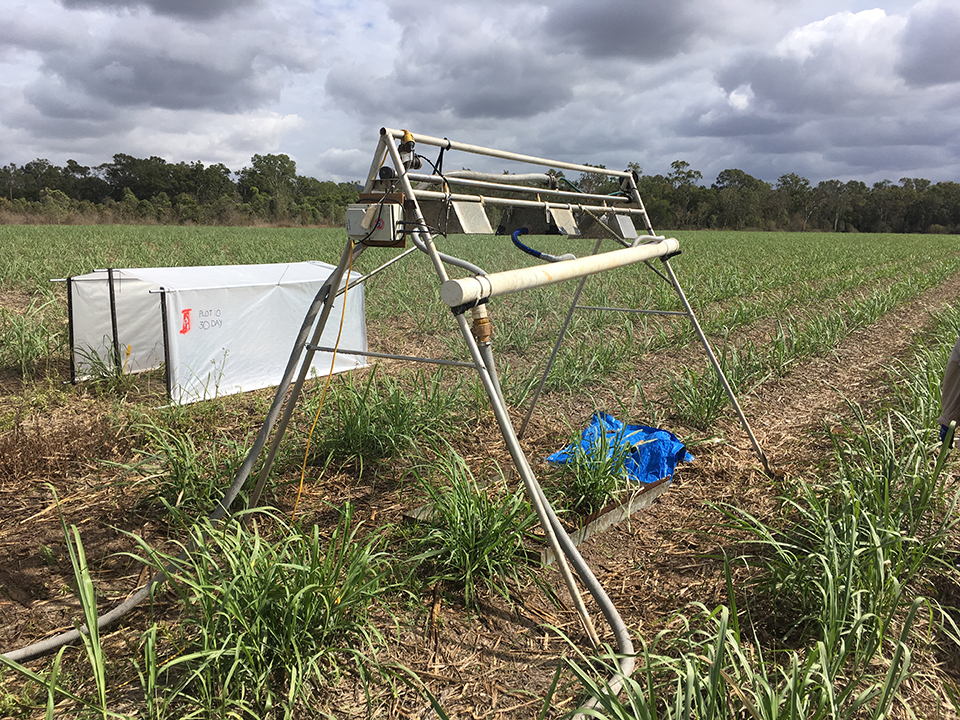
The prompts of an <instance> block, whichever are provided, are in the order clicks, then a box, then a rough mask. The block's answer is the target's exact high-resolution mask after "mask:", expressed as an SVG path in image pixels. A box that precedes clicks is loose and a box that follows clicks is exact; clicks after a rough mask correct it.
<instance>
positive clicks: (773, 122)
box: [677, 110, 793, 138]
mask: <svg viewBox="0 0 960 720" xmlns="http://www.w3.org/2000/svg"><path fill="white" fill-rule="evenodd" d="M792 127H793V123H792V122H791V121H790V120H789V119H788V118H783V117H764V116H762V115H755V114H740V113H737V112H734V111H732V110H731V111H726V112H714V113H710V114H708V115H694V114H688V115H687V116H685V117H684V118H683V119H682V120H681V121H680V122H679V123H678V124H677V129H678V130H679V131H680V132H681V133H682V134H683V135H686V136H688V137H698V136H699V137H718V138H720V137H727V138H730V137H744V136H747V137H753V136H770V135H781V134H782V133H784V132H786V131H788V130H790V129H791V128H792Z"/></svg>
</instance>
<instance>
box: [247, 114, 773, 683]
mask: <svg viewBox="0 0 960 720" xmlns="http://www.w3.org/2000/svg"><path fill="white" fill-rule="evenodd" d="M423 147H432V148H436V155H435V157H436V160H435V161H434V160H431V159H429V158H427V157H426V156H423V155H420V154H419V152H418V151H419V150H420V149H421V148H423ZM455 153H457V154H458V155H456V159H457V161H458V164H461V163H460V162H459V161H460V160H461V158H462V157H463V156H483V157H485V158H496V159H499V160H501V161H506V162H507V163H511V164H516V165H517V166H520V169H521V170H522V172H509V171H507V172H504V173H503V174H495V173H484V172H475V171H471V170H455V171H449V172H444V171H443V162H444V159H446V158H449V157H450V156H452V155H454V154H455ZM460 154H462V155H460ZM425 161H426V162H425ZM426 165H429V166H430V167H432V170H433V172H427V171H426ZM531 167H533V168H535V169H536V171H530V168H531ZM557 171H573V172H580V173H591V174H595V175H596V174H599V175H605V176H608V177H612V178H614V179H615V181H616V182H617V183H618V184H619V187H620V192H619V193H616V194H614V195H601V194H592V193H584V192H580V191H579V189H576V188H572V187H570V186H569V184H566V185H563V186H561V182H560V181H561V178H559V177H558V175H557ZM637 179H638V178H637V175H636V174H635V173H634V172H633V171H629V170H627V171H622V172H621V171H614V170H608V169H606V168H601V167H595V166H590V165H579V164H575V163H569V162H561V161H557V160H548V159H544V158H539V157H532V156H529V155H521V154H517V153H513V152H506V151H503V150H498V149H493V148H487V147H480V146H477V145H469V144H465V143H460V142H454V141H452V140H449V139H447V138H436V137H430V136H427V135H420V134H415V133H412V132H409V131H407V130H393V129H388V128H382V129H381V130H380V138H379V140H378V142H377V146H376V150H375V151H374V154H373V159H372V161H371V164H370V170H369V173H368V174H367V177H366V180H365V183H364V186H363V189H362V192H361V193H360V196H359V202H357V203H356V204H353V205H351V206H349V207H348V208H347V211H346V219H345V223H346V229H347V242H346V244H345V246H344V248H343V252H342V254H341V257H340V261H339V263H338V265H337V267H336V269H335V270H334V271H333V272H332V273H331V275H330V277H329V279H328V280H327V283H326V284H325V288H326V290H325V291H324V290H321V292H320V293H319V294H318V295H317V298H316V300H315V301H314V304H313V306H312V307H311V309H310V311H309V312H308V315H307V318H306V319H305V321H304V325H303V329H302V331H301V339H300V340H298V344H297V346H295V348H294V352H293V355H292V356H291V358H290V363H291V364H290V365H288V373H289V371H291V370H293V367H294V364H297V363H299V366H300V368H301V369H300V372H299V375H298V377H297V379H296V381H295V382H293V385H292V388H291V390H290V393H291V394H290V396H289V397H288V398H287V401H286V403H285V405H284V411H283V414H282V416H281V417H279V422H278V425H277V431H276V433H274V437H273V441H272V445H271V447H270V450H269V453H268V456H267V459H266V462H265V465H264V467H263V468H262V469H261V472H260V476H259V479H258V482H257V487H256V489H255V490H254V494H253V497H254V498H258V497H259V494H260V491H261V489H262V488H263V485H264V483H265V480H266V477H267V474H268V473H269V471H270V468H271V467H272V464H273V459H274V456H275V454H276V452H277V450H278V448H279V445H280V439H281V438H282V436H283V434H284V431H285V428H286V425H287V422H288V421H289V418H290V415H291V412H292V408H293V406H294V405H295V403H296V400H297V397H298V395H299V393H300V389H301V387H302V384H303V382H304V380H305V378H306V376H307V370H308V369H309V367H310V365H311V362H312V357H313V354H314V353H317V352H323V353H334V352H337V349H336V348H334V347H330V346H329V345H321V344H320V343H319V341H318V338H320V336H321V335H322V333H323V331H324V328H325V327H326V325H327V322H328V320H329V318H330V315H331V310H332V308H333V302H334V300H335V299H336V297H337V296H339V295H340V294H342V293H343V292H344V291H349V289H350V287H351V285H346V284H344V282H343V279H344V278H345V277H347V276H348V273H349V272H350V268H352V266H353V261H354V260H355V259H356V257H357V256H358V255H359V254H360V253H363V252H365V251H367V250H371V249H375V248H377V247H389V248H402V249H403V252H401V253H399V254H398V255H396V256H395V257H393V258H391V259H390V260H388V261H387V262H385V263H384V264H382V265H381V266H380V267H378V268H376V269H375V270H373V271H372V272H369V273H367V274H366V275H365V276H364V277H363V279H362V280H359V281H358V282H367V281H368V280H369V279H370V278H373V277H375V276H376V275H378V274H379V273H381V272H384V271H386V270H387V269H388V268H389V267H391V266H392V265H394V264H395V263H398V262H401V261H404V260H405V259H406V258H415V257H417V256H420V257H423V256H425V257H426V258H427V259H428V260H429V262H430V263H431V264H432V265H433V268H434V270H435V272H436V275H437V282H438V284H439V289H440V299H441V301H442V302H443V303H444V304H445V305H446V306H447V307H448V308H449V310H450V313H451V316H452V320H453V322H455V323H456V325H457V327H458V328H459V332H460V334H461V336H462V338H463V342H464V343H465V345H466V348H467V351H468V354H469V358H470V361H469V362H463V361H457V360H449V359H437V358H418V357H409V356H400V355H392V354H389V353H374V352H367V351H346V352H356V353H357V354H359V355H365V356H367V357H374V358H393V359H399V360H408V361H420V362H428V363H440V364H448V365H458V366H465V367H468V368H471V369H473V370H475V371H476V373H477V374H478V376H479V378H480V381H481V384H482V385H483V388H484V391H485V392H486V395H487V397H488V399H489V401H490V404H491V407H492V409H493V414H494V416H495V418H496V422H497V424H498V426H499V429H500V432H501V434H502V435H503V438H504V441H505V443H506V447H507V449H508V451H509V453H510V456H511V459H512V461H513V463H514V465H515V466H516V469H517V472H518V474H519V476H520V478H521V479H522V481H523V484H524V486H525V489H526V492H527V495H528V497H529V499H530V502H531V504H532V506H533V508H534V510H535V511H536V513H537V516H538V519H539V521H540V524H541V527H542V528H543V530H544V534H545V539H546V542H547V545H548V550H549V553H550V555H551V556H552V557H553V558H555V559H556V563H557V569H558V570H559V572H560V574H561V576H562V577H563V580H564V583H565V585H566V587H567V589H568V591H569V593H570V595H571V598H572V600H573V603H574V606H575V608H576V610H577V613H578V615H579V617H580V620H581V623H582V624H583V627H584V630H585V631H586V633H587V636H588V637H589V638H590V640H591V642H592V643H593V644H594V645H595V646H599V645H600V642H601V641H600V638H599V636H598V634H597V632H596V629H595V627H594V625H593V622H592V620H591V618H590V616H589V614H588V613H587V609H586V605H585V603H584V601H583V599H582V596H581V594H580V590H579V588H578V585H577V582H576V580H575V578H574V575H573V573H574V572H576V574H577V575H578V576H579V578H580V580H581V582H582V583H583V585H584V587H585V588H586V589H587V590H588V591H589V592H590V594H591V595H592V596H593V598H594V600H595V601H596V602H597V605H598V606H599V608H600V610H601V611H602V613H603V615H604V617H605V619H606V621H607V624H608V625H609V627H610V629H611V630H612V632H613V634H614V636H615V638H616V645H617V649H618V652H619V653H620V654H621V660H620V665H621V667H620V669H621V672H622V676H624V677H625V676H629V674H630V673H631V672H632V670H633V663H634V660H633V657H632V655H633V652H634V650H633V644H632V641H631V639H630V634H629V632H628V630H627V628H626V626H625V625H624V623H623V621H622V619H621V617H620V615H619V613H618V612H617V610H616V608H615V607H614V606H613V603H612V602H611V600H610V598H609V596H608V595H607V594H606V592H605V591H604V589H603V588H602V587H601V585H600V583H599V582H598V581H597V579H596V577H595V576H594V574H593V572H592V571H591V569H590V568H589V566H588V565H587V564H586V562H585V561H584V560H583V558H582V556H581V555H580V553H579V551H578V550H577V548H576V545H575V543H574V541H573V539H571V538H570V537H569V536H568V535H567V533H566V532H565V531H564V529H563V527H562V525H561V524H560V522H559V520H558V519H557V516H556V514H555V513H554V511H553V508H552V507H551V505H550V503H549V502H548V500H547V498H546V497H545V495H544V493H543V490H542V489H541V487H540V485H539V483H538V481H537V479H536V477H535V474H534V472H533V469H532V467H531V464H530V461H529V460H528V458H527V457H526V455H525V453H524V451H523V450H522V449H521V446H520V442H519V438H520V437H522V435H523V432H524V430H525V429H526V427H527V424H528V423H529V421H530V419H531V417H532V414H533V411H534V408H535V407H536V404H537V401H538V399H539V397H540V394H541V391H542V389H543V386H544V383H545V381H546V378H547V375H548V374H549V372H550V368H551V365H552V364H553V362H554V360H555V358H556V357H557V352H558V350H559V348H560V346H561V343H562V342H563V338H564V335H565V334H566V332H567V329H568V327H569V325H570V320H571V318H572V316H573V313H574V312H575V311H577V310H578V309H583V308H581V306H579V305H578V301H579V298H580V295H581V292H582V290H583V288H584V284H585V283H586V281H587V280H588V278H589V277H590V276H592V275H596V274H598V273H603V272H604V271H608V270H613V269H615V268H623V267H627V266H637V267H638V269H639V270H640V271H651V272H653V273H654V274H655V275H656V276H657V277H658V278H659V279H660V280H662V281H664V282H666V283H668V284H669V285H670V286H671V287H672V288H673V290H674V291H675V292H676V294H677V297H678V298H679V301H680V303H681V306H682V308H683V310H682V311H662V310H645V309H642V308H590V309H591V310H609V311H620V312H641V313H651V314H659V315H680V316H685V317H686V318H687V319H688V320H689V321H690V323H691V325H692V326H693V329H694V331H695V333H696V335H697V337H698V338H699V341H700V343H701V344H702V346H703V349H704V351H705V353H706V356H707V358H708V360H709V362H710V364H711V365H712V366H713V369H714V371H715V372H716V374H717V377H718V378H719V380H720V382H721V384H722V386H723V388H724V390H725V392H726V394H727V397H728V398H729V400H730V403H731V405H732V406H733V408H734V410H735V412H736V414H737V416H738V417H739V419H740V422H741V424H742V426H743V428H744V430H745V432H746V434H747V435H748V436H749V438H750V442H751V444H752V446H753V449H754V451H755V453H756V455H757V457H758V458H759V460H760V462H761V463H762V465H763V467H764V469H765V470H766V471H767V472H768V473H769V472H770V467H769V463H768V460H767V458H766V456H765V454H764V453H763V451H762V450H761V448H760V445H759V443H758V442H757V439H756V437H755V436H754V433H753V431H752V430H751V428H750V424H749V422H748V421H747V419H746V417H745V416H744V414H743V411H742V410H741V408H740V405H739V403H738V401H737V398H736V397H735V394H734V392H733V390H732V389H731V387H730V384H729V383H728V381H727V379H726V377H725V376H724V373H723V370H722V368H721V366H720V363H719V361H718V360H717V357H716V355H715V354H714V352H713V349H712V348H711V346H710V343H709V341H708V340H707V337H706V336H705V335H704V333H703V330H702V329H701V327H700V324H699V322H698V321H697V318H696V316H695V315H694V312H693V309H692V308H691V306H690V303H689V302H688V300H687V297H686V295H685V293H684V291H683V288H682V287H681V285H680V282H679V281H678V279H677V276H676V274H675V273H674V270H673V268H672V267H671V265H670V258H671V257H674V256H676V255H677V254H678V253H679V252H680V243H679V241H678V240H676V239H675V238H668V237H664V236H661V235H657V234H656V233H655V232H654V229H653V227H652V225H651V223H650V218H649V217H648V215H647V212H646V210H645V208H644V205H643V201H642V199H641V197H640V193H639V191H638V189H637ZM465 190H467V191H469V192H464V191H465ZM487 207H497V208H499V209H500V210H501V213H500V222H499V226H498V228H497V229H496V230H497V233H498V234H509V235H510V236H511V238H512V240H513V243H514V245H516V246H517V248H519V249H520V250H522V251H523V252H525V253H527V254H529V255H532V256H534V257H536V258H537V259H539V260H540V261H541V262H540V264H537V265H533V266H532V267H518V268H516V269H512V270H506V271H500V272H494V273H487V272H486V271H484V269H483V268H480V267H478V266H476V265H475V264H474V263H472V262H471V261H470V260H468V259H464V258H460V257H454V256H451V255H449V254H446V253H444V252H443V251H442V249H441V248H440V247H438V240H442V237H443V236H446V235H447V234H477V235H487V236H490V235H492V234H493V233H494V228H493V227H492V225H491V223H490V220H489V215H488V213H487V212H486V208H487ZM638 226H639V228H640V229H639V231H638V230H637V228H638ZM526 234H530V235H531V236H536V235H545V234H550V235H557V236H561V237H562V236H576V237H590V238H596V239H597V243H596V245H595V246H594V248H593V252H592V253H591V254H588V255H586V256H583V257H575V256H574V255H571V254H563V255H559V256H558V255H552V254H550V253H547V252H543V251H540V250H537V249H535V248H533V247H530V246H528V245H527V244H526V243H525V242H524V240H523V239H521V238H523V236H524V235H526ZM605 243H606V244H607V245H608V246H609V245H612V246H613V247H612V249H608V250H605V251H603V252H601V248H602V247H603V246H604V244H605ZM408 244H409V246H408ZM654 260H657V261H659V267H657V266H656V265H655V264H654V263H653V262H652V261H654ZM451 268H457V272H456V274H458V275H462V274H463V273H466V276H465V277H458V278H452V277H450V275H449V274H448V269H451ZM574 280H575V281H578V283H577V284H576V286H575V289H574V290H573V292H572V297H571V302H570V308H569V310H568V311H567V314H566V318H565V320H564V322H563V323H562V326H561V329H560V332H559V335H558V337H557V339H556V343H555V344H554V347H553V351H552V353H551V355H550V358H549V360H548V361H547V363H546V367H545V368H544V370H543V375H542V377H541V379H540V382H539V385H538V387H537V389H536V391H535V392H534V394H533V397H532V400H531V402H530V403H529V407H528V408H527V411H526V414H525V417H524V419H523V422H522V423H521V425H520V427H519V428H517V427H515V426H514V424H513V421H512V420H511V417H510V415H509V413H508V411H507V407H506V403H505V402H504V399H503V393H502V392H501V389H500V383H499V380H498V377H497V372H496V365H495V362H494V355H493V333H492V325H493V323H492V321H491V310H490V306H491V303H492V301H494V300H495V299H496V298H497V297H499V296H501V295H505V294H508V293H516V292H523V291H525V290H531V289H534V288H538V287H543V286H545V285H550V284H554V283H559V282H563V281H574ZM368 294H369V291H368ZM314 319H315V321H314ZM311 329H312V333H313V338H314V339H312V340H309V341H308V340H306V335H308V334H309V333H310V331H311ZM341 352H342V351H341ZM301 355H303V356H304V357H303V362H302V363H301V362H300V356H301ZM290 379H291V381H292V374H291V376H290ZM280 392H285V388H284V387H283V386H281V388H280ZM278 396H279V394H278ZM268 422H271V420H270V419H269V418H268ZM663 489H666V484H663V485H662V486H661V487H660V488H659V491H662V490H663ZM651 494H652V493H651ZM658 494H659V493H658ZM571 567H572V569H571ZM610 682H611V686H612V689H614V690H615V689H617V688H616V687H615V686H616V685H618V684H619V681H618V680H617V679H612V680H611V681H610Z"/></svg>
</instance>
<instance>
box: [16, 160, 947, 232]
mask: <svg viewBox="0 0 960 720" xmlns="http://www.w3.org/2000/svg"><path fill="white" fill-rule="evenodd" d="M597 167H598V169H602V168H603V166H597ZM670 167H671V172H670V173H668V174H667V175H644V174H642V172H641V171H640V167H639V166H638V165H636V164H635V163H631V164H630V166H629V167H628V169H632V170H634V171H635V172H636V173H637V177H638V182H637V184H638V187H639V189H640V195H641V197H642V199H643V201H644V204H645V206H646V209H647V213H648V214H649V215H650V220H651V222H652V223H653V226H654V227H655V228H656V229H657V230H658V231H659V230H671V229H673V230H675V229H718V230H720V229H729V230H744V229H761V230H796V231H804V230H818V231H826V232H895V233H905V232H914V233H927V232H935V233H958V232H960V184H958V183H955V182H938V183H933V182H931V181H929V180H925V179H923V178H901V179H900V181H899V183H894V182H892V181H890V180H883V181H881V182H877V183H874V184H873V185H872V186H868V185H867V184H866V183H863V182H860V181H856V180H850V181H848V182H841V181H840V180H824V181H822V182H819V183H818V184H817V185H812V184H811V183H810V181H809V180H807V179H806V178H804V177H801V176H799V175H797V174H794V173H790V174H786V175H782V176H781V177H780V178H779V179H778V180H777V182H776V183H769V182H766V181H764V180H760V179H758V178H755V177H753V176H751V175H749V174H748V173H746V172H744V171H743V170H739V169H728V170H724V171H723V172H721V173H720V174H719V175H718V176H717V179H716V182H714V183H712V184H711V185H710V186H709V187H708V186H706V185H704V184H703V183H702V180H703V175H702V173H700V171H698V170H695V169H694V168H692V167H691V166H690V164H689V163H688V162H686V161H683V160H676V161H675V162H673V163H672V164H671V166H670ZM556 174H557V175H559V176H562V173H556ZM568 184H569V185H572V186H574V187H575V188H576V189H579V190H581V191H583V192H591V193H600V194H609V193H616V192H618V191H619V186H618V185H617V183H616V182H615V181H614V180H613V179H610V178H607V177H606V176H604V175H602V174H600V173H584V174H581V175H580V176H579V177H578V178H577V179H575V180H573V181H571V182H569V183H568ZM358 191H359V185H358V184H357V183H346V182H341V183H336V182H332V181H329V180H328V181H321V180H317V179H315V178H312V177H308V176H304V175H298V174H297V167H296V162H295V161H294V160H292V159H291V158H290V157H289V156H287V155H283V154H276V155H272V154H267V155H254V156H253V157H252V158H251V161H250V165H249V166H247V167H244V168H243V169H241V170H240V171H238V172H234V171H232V170H230V169H229V168H228V167H226V166H225V165H223V164H219V163H217V164H213V165H204V164H203V163H201V162H193V163H185V162H179V163H169V162H167V161H166V160H164V159H163V158H160V157H149V158H136V157H132V156H130V155H125V154H117V155H114V156H113V160H112V162H108V163H104V164H103V165H98V166H96V167H87V166H84V165H80V164H79V163H77V162H76V161H74V160H68V161H67V164H66V165H65V166H64V167H59V166H57V165H54V164H52V163H50V162H49V161H48V160H41V159H38V160H34V161H32V162H28V163H26V164H25V165H22V166H19V167H18V166H17V165H15V164H13V163H10V164H8V165H5V166H2V167H0V193H2V195H0V222H4V221H5V222H58V223H63V222H130V223H164V224H187V223H189V224H204V225H207V224H210V225H213V224H222V225H246V224H256V223H270V224H291V225H339V224H342V223H343V217H344V210H345V209H346V207H347V205H349V204H350V203H352V202H356V200H357V196H358Z"/></svg>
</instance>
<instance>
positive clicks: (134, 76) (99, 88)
mask: <svg viewBox="0 0 960 720" xmlns="http://www.w3.org/2000/svg"><path fill="white" fill-rule="evenodd" d="M257 60H258V56H257V55H256V53H253V52H246V53H241V54H239V55H238V56H235V57H232V58H230V59H229V61H227V59H226V58H224V59H222V60H221V62H216V61H212V59H204V58H198V59H193V58H185V57H176V56H175V55H172V54H168V53H166V52H164V51H163V50H157V49H152V50H151V49H147V48H145V47H143V46H138V45H128V44H126V43H118V44H113V45H110V46H108V47H105V48H104V49H103V50H102V51H100V52H96V53H92V54H89V55H82V54H79V53H77V52H75V51H74V52H70V53H66V52H63V53H59V52H58V53H52V54H49V55H48V56H47V57H46V61H45V63H44V64H45V69H46V70H47V71H48V72H50V73H53V74H54V75H55V76H56V77H58V78H60V79H62V82H63V83H65V84H66V85H67V86H70V87H73V88H79V89H82V90H83V91H84V92H85V93H87V94H88V95H89V96H90V97H91V98H96V99H97V100H99V101H102V102H104V103H107V104H108V105H110V106H113V107H146V106H150V107H160V108H168V109H173V110H183V109H198V108H205V109H212V110H218V111H221V112H234V111H238V110H242V109H245V108H251V107H257V106H260V105H262V104H264V103H266V102H269V101H272V100H276V99H277V97H278V96H279V90H280V88H279V86H277V85H276V84H273V83H269V82H266V81H264V80H263V79H262V78H261V76H260V73H258V72H257V70H256V69H255V67H254V66H255V64H256V62H257ZM49 92H50V89H49V87H47V86H45V81H41V86H40V88H37V89H35V90H34V91H33V93H32V94H33V96H34V97H37V98H42V97H43V96H44V95H46V94H48V93H49ZM48 104H49V103H48Z"/></svg>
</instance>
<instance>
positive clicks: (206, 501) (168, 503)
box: [119, 421, 247, 521]
mask: <svg viewBox="0 0 960 720" xmlns="http://www.w3.org/2000/svg"><path fill="white" fill-rule="evenodd" d="M136 430H137V431H139V433H140V434H141V435H142V437H143V439H144V444H145V449H144V450H143V451H142V453H143V457H142V458H141V459H140V460H139V461H138V462H136V463H133V464H124V465H120V466H119V467H120V468H121V469H122V470H123V471H124V472H125V473H127V474H133V473H136V474H138V475H140V476H141V479H140V480H139V481H137V482H136V484H137V485H142V484H144V483H146V484H148V489H147V490H146V491H145V492H144V493H143V495H142V497H141V498H140V501H139V504H140V506H141V507H145V508H151V507H154V506H157V505H160V506H162V507H164V508H166V510H167V511H169V512H172V513H173V515H174V517H175V518H180V519H182V520H183V521H189V520H190V519H192V518H194V517H198V516H202V515H208V514H209V513H210V512H211V511H212V510H213V509H214V506H215V504H216V502H217V501H218V500H219V499H220V497H221V495H222V493H223V491H224V489H225V488H226V487H227V486H228V485H229V484H230V482H231V481H232V480H233V478H234V476H235V475H236V472H237V470H239V468H240V466H241V465H242V464H243V461H244V459H245V458H246V456H247V447H246V445H244V444H241V443H238V442H236V441H234V440H232V439H230V438H228V437H225V436H222V435H221V436H220V437H217V438H214V439H213V440H212V441H211V442H207V443H204V444H203V445H201V446H200V447H198V446H197V443H196V442H195V440H194V437H193V435H191V434H190V433H188V432H183V431H178V430H176V429H173V428H169V427H164V426H161V425H159V424H157V423H156V422H153V421H149V422H147V423H146V424H144V425H142V426H139V427H138V428H136Z"/></svg>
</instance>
